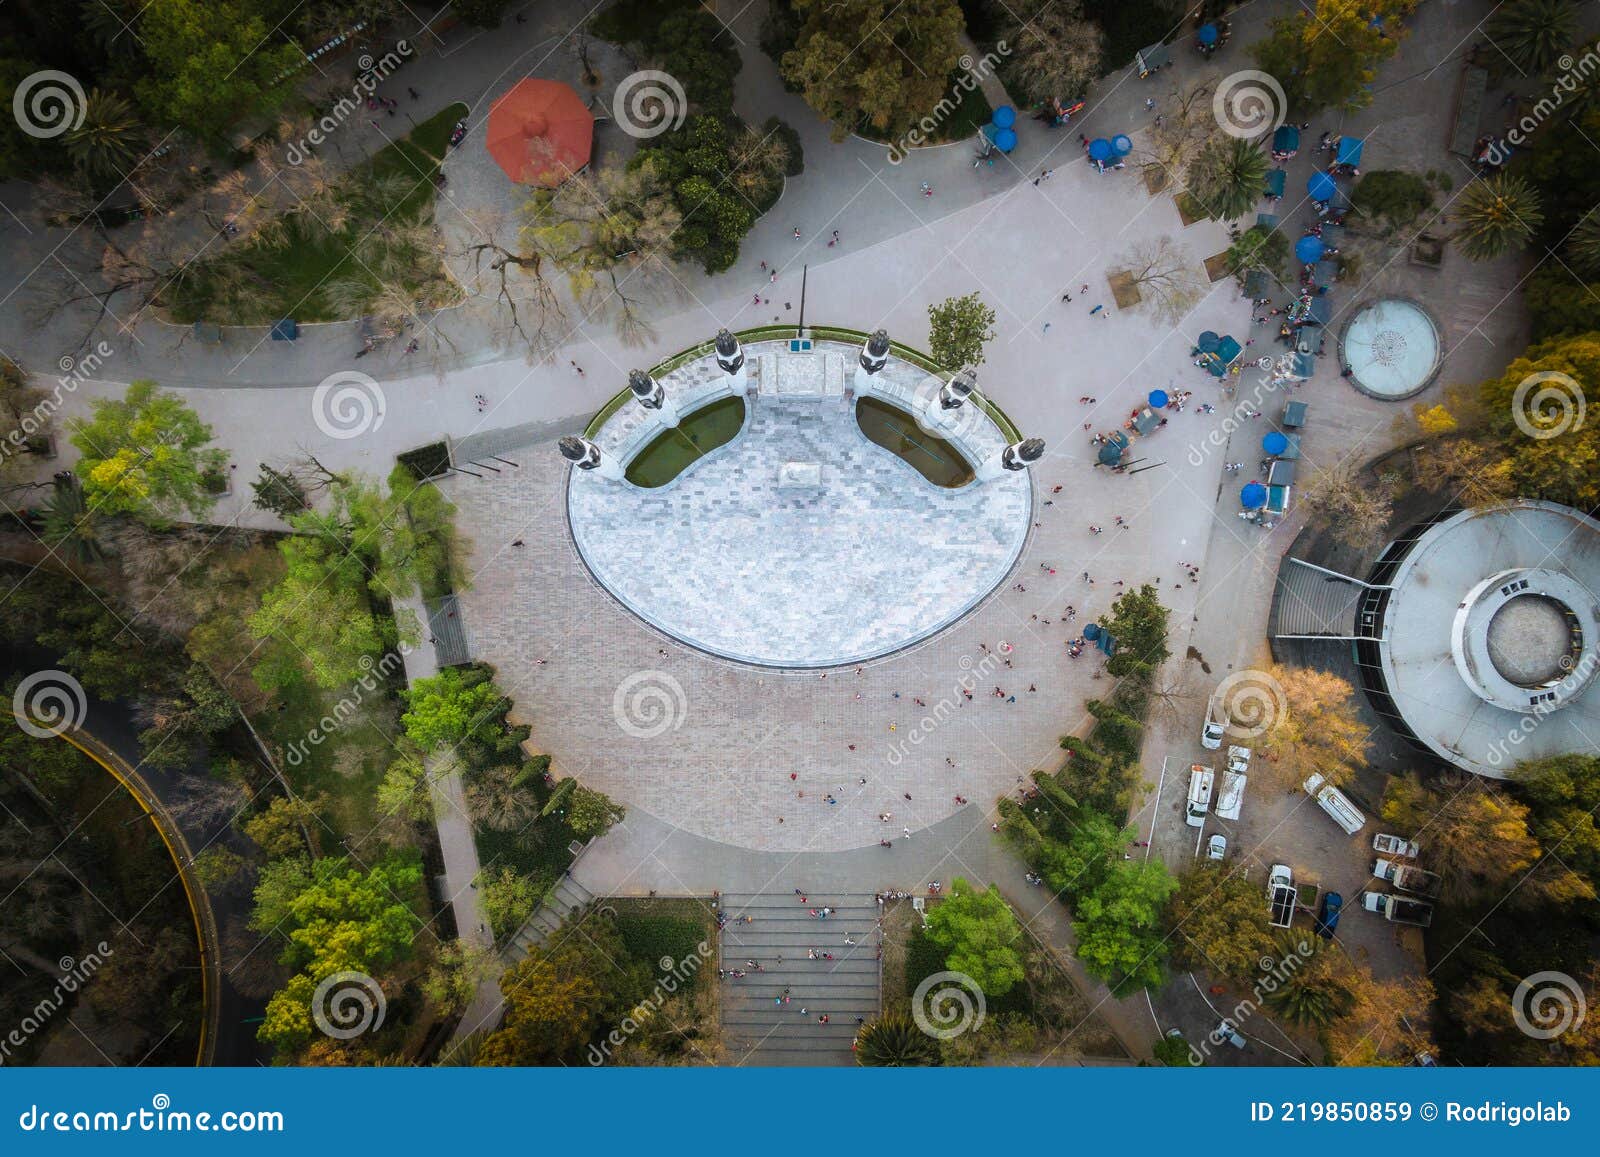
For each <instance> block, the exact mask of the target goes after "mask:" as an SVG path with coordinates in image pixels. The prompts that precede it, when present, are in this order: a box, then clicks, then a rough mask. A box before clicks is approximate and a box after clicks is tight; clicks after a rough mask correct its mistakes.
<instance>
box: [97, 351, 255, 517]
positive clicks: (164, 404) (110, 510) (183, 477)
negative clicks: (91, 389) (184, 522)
mask: <svg viewBox="0 0 1600 1157" xmlns="http://www.w3.org/2000/svg"><path fill="white" fill-rule="evenodd" d="M90 411H91V414H90V417H89V418H88V419H87V420H85V419H82V418H78V419H75V420H73V422H72V423H71V424H70V428H71V431H72V444H73V446H75V447H77V449H78V452H79V453H80V454H81V455H82V458H81V459H79V462H78V474H79V475H80V476H81V477H82V478H83V486H84V492H85V493H86V494H87V495H88V497H89V503H90V505H91V506H93V507H94V508H95V509H96V510H98V511H99V512H100V513H102V514H131V515H133V516H135V517H137V518H140V519H143V520H144V521H146V522H150V523H152V524H155V525H163V524H165V523H167V522H168V521H170V520H171V519H173V518H177V517H180V516H182V515H184V514H188V515H191V516H194V517H197V518H198V517H200V516H202V515H204V514H206V513H207V512H209V511H210V509H211V507H212V506H213V504H214V503H215V502H216V498H215V497H214V495H213V494H212V493H211V492H210V491H209V490H208V488H207V482H206V479H207V476H208V475H216V474H219V473H220V472H221V470H222V466H223V463H224V462H226V461H227V455H226V454H224V453H223V452H222V451H221V450H212V449H207V447H208V446H209V445H210V442H211V427H210V426H208V425H206V424H205V423H204V422H202V421H201V420H200V419H199V417H198V416H197V415H196V414H195V412H194V411H193V410H191V409H189V407H188V406H186V405H184V404H183V402H182V400H181V399H179V397H178V396H177V395H176V394H172V393H167V392H165V391H163V390H161V389H160V387H159V386H158V385H157V384H156V383H155V382H153V381H150V380H149V379H147V378H146V379H140V380H139V381H136V382H133V383H132V384H131V385H129V386H128V390H127V393H126V394H124V395H123V397H122V398H121V399H120V400H113V399H109V398H96V399H95V400H94V401H92V402H91V403H90Z"/></svg>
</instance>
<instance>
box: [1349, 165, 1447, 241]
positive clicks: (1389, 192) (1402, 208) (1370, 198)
mask: <svg viewBox="0 0 1600 1157" xmlns="http://www.w3.org/2000/svg"><path fill="white" fill-rule="evenodd" d="M1350 202H1351V204H1352V206H1353V207H1354V208H1355V211H1356V212H1357V213H1359V214H1360V215H1361V216H1363V217H1366V218H1367V219H1369V220H1371V221H1384V220H1386V221H1387V222H1388V223H1389V224H1390V225H1391V226H1394V227H1396V228H1400V227H1404V226H1406V225H1409V224H1411V222H1413V221H1415V220H1416V219H1417V218H1418V217H1420V216H1421V215H1422V214H1423V213H1425V212H1427V211H1428V209H1429V208H1431V207H1432V205H1433V190H1432V189H1431V188H1429V187H1428V182H1427V181H1425V180H1424V179H1423V178H1421V177H1419V176H1417V175H1416V174H1415V173H1407V172H1404V171H1403V170H1400V169H1378V170H1376V171H1374V172H1371V173H1368V174H1366V175H1365V176H1363V177H1362V178H1361V180H1359V181H1357V182H1356V187H1355V189H1354V190H1352V191H1351V194H1350Z"/></svg>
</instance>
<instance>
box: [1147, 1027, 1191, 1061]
mask: <svg viewBox="0 0 1600 1157" xmlns="http://www.w3.org/2000/svg"><path fill="white" fill-rule="evenodd" d="M1174 1033H1176V1034H1177V1035H1173V1034H1174ZM1150 1052H1151V1054H1152V1055H1153V1056H1154V1057H1155V1058H1156V1060H1158V1061H1160V1062H1161V1063H1162V1064H1164V1065H1166V1066H1167V1067H1168V1068H1170V1069H1187V1068H1192V1067H1194V1063H1195V1061H1194V1048H1193V1046H1191V1045H1190V1044H1189V1042H1188V1041H1186V1040H1184V1039H1183V1034H1182V1033H1178V1030H1177V1029H1173V1030H1172V1032H1169V1033H1168V1034H1167V1035H1166V1036H1164V1037H1162V1038H1161V1039H1160V1040H1158V1041H1156V1043H1155V1045H1154V1046H1153V1047H1152V1048H1151V1049H1150Z"/></svg>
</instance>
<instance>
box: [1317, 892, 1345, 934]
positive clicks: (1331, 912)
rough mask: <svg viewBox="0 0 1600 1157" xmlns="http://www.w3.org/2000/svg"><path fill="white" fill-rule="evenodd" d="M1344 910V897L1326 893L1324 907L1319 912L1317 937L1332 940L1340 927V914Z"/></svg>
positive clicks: (1334, 893)
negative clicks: (1335, 931)
mask: <svg viewBox="0 0 1600 1157" xmlns="http://www.w3.org/2000/svg"><path fill="white" fill-rule="evenodd" d="M1343 910H1344V897H1343V896H1341V895H1339V893H1337V892H1328V893H1325V894H1324V895H1323V897H1322V907H1321V908H1319V909H1318V910H1317V925H1316V929H1317V935H1318V936H1320V937H1322V938H1323V939H1324V940H1332V939H1333V933H1334V930H1335V929H1336V928H1338V927H1339V913H1340V912H1341V911H1343Z"/></svg>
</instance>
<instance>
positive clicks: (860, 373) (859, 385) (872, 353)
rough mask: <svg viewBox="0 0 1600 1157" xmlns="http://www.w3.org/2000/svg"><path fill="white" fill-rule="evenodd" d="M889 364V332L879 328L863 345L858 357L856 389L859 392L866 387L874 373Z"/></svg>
mask: <svg viewBox="0 0 1600 1157" xmlns="http://www.w3.org/2000/svg"><path fill="white" fill-rule="evenodd" d="M888 364H889V332H888V331H887V330H882V329H880V330H878V331H877V332H876V333H874V334H873V335H872V336H871V337H869V338H868V339H867V341H866V344H865V345H863V346H862V347H861V356H860V357H858V358H857V359H856V374H855V389H856V392H857V393H860V392H862V391H863V390H865V389H866V387H867V386H868V384H869V383H870V380H871V378H872V375H873V374H875V373H877V372H878V371H879V370H881V369H883V367H884V366H886V365H888Z"/></svg>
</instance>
